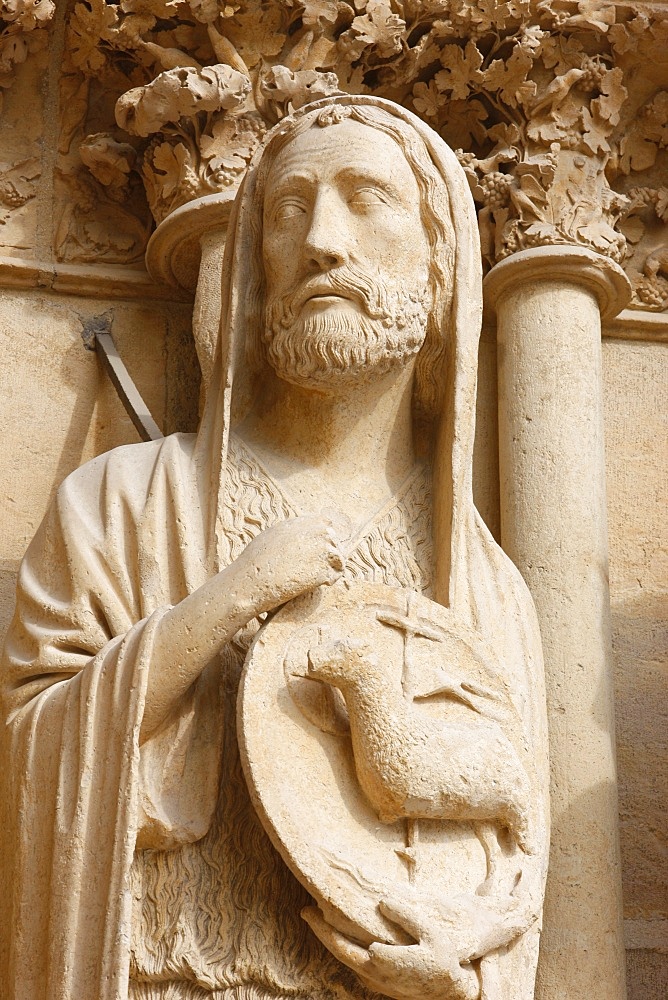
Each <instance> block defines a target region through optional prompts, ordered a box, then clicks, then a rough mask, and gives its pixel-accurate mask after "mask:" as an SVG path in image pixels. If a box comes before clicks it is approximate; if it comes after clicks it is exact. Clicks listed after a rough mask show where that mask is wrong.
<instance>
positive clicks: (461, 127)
mask: <svg viewBox="0 0 668 1000" xmlns="http://www.w3.org/2000/svg"><path fill="white" fill-rule="evenodd" d="M442 117H443V121H444V125H443V128H442V130H441V131H442V134H443V138H444V139H445V140H446V142H448V143H449V144H450V145H451V146H452V147H453V148H454V149H470V148H471V147H472V146H473V145H474V144H478V143H481V142H482V141H483V140H484V138H485V135H486V128H485V122H486V120H487V110H486V109H485V106H484V105H483V104H482V103H481V102H480V101H478V100H476V99H475V98H469V99H468V101H449V102H448V103H447V104H445V105H444V107H443V110H442Z"/></svg>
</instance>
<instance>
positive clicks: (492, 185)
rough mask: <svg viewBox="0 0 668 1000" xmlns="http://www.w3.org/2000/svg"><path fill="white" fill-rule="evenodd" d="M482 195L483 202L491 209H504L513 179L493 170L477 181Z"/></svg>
mask: <svg viewBox="0 0 668 1000" xmlns="http://www.w3.org/2000/svg"><path fill="white" fill-rule="evenodd" d="M478 183H479V185H480V187H481V188H482V190H483V193H484V201H485V204H486V205H489V207H490V208H491V209H495V208H496V209H498V208H505V206H506V205H507V204H508V202H509V200H510V189H511V187H512V186H513V178H512V177H511V175H510V174H504V173H502V172H501V171H500V170H493V171H491V172H490V173H488V174H483V176H482V177H481V178H480V179H479V181H478Z"/></svg>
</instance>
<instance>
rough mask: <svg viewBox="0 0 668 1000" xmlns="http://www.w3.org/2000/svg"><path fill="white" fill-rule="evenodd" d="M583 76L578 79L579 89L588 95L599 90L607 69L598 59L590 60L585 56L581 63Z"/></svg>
mask: <svg viewBox="0 0 668 1000" xmlns="http://www.w3.org/2000/svg"><path fill="white" fill-rule="evenodd" d="M582 69H583V70H584V76H582V77H581V78H580V87H581V88H582V89H583V90H585V91H587V92H588V93H589V92H590V91H592V90H600V89H601V84H602V83H603V78H604V76H605V73H606V70H607V67H606V66H605V64H604V63H602V62H601V61H600V60H599V59H592V58H591V57H590V56H585V58H584V60H583V62H582Z"/></svg>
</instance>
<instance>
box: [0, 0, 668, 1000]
mask: <svg viewBox="0 0 668 1000" xmlns="http://www.w3.org/2000/svg"><path fill="white" fill-rule="evenodd" d="M65 6H66V5H64V6H63V8H61V9H60V10H59V11H58V13H57V15H56V27H55V32H54V33H52V34H51V35H50V36H49V37H50V41H49V45H48V46H47V45H46V44H44V45H42V46H41V47H40V45H39V44H34V45H33V46H32V48H33V50H34V51H32V52H31V58H30V59H27V60H26V61H25V62H19V63H17V65H16V67H15V73H14V76H15V78H14V80H13V86H12V87H11V88H10V89H7V91H6V94H5V103H4V110H3V113H2V117H1V118H0V149H1V150H2V152H1V153H0V157H1V162H0V202H1V204H0V213H2V214H1V217H0V357H1V358H2V363H1V364H0V410H1V413H0V426H1V427H2V431H3V443H4V447H3V448H2V451H1V453H0V484H1V486H0V490H1V493H0V632H2V631H4V628H5V627H6V624H7V622H8V620H9V617H10V615H11V611H12V603H13V586H14V580H15V575H16V570H17V567H18V563H19V561H20V558H21V556H22V553H23V552H24V550H25V548H26V546H27V544H28V542H29V541H30V538H31V537H32V535H33V533H34V531H35V530H36V528H37V526H38V524H39V522H40V520H41V518H42V516H43V514H44V511H45V509H46V507H47V505H48V503H49V500H50V498H51V497H52V495H53V492H54V490H55V488H56V486H57V485H58V483H59V482H60V481H61V480H62V479H63V478H64V477H65V476H66V475H67V474H68V473H69V472H70V471H71V470H72V469H74V468H76V467H77V466H78V465H80V464H81V463H82V462H85V461H87V460H88V459H90V458H92V457H94V456H95V455H97V454H100V453H102V452H104V451H106V450H107V449H109V448H112V447H116V446H117V445H121V444H124V443H129V442H134V441H136V440H137V435H136V432H135V430H134V428H133V426H132V424H131V422H130V420H129V418H128V417H127V415H126V414H125V411H124V410H123V408H122V406H121V404H120V402H119V400H118V397H117V395H116V393H115V392H114V390H113V388H112V387H111V385H110V383H109V381H108V379H107V376H106V375H105V374H104V373H103V372H102V370H101V368H100V364H99V359H98V358H97V356H96V355H95V353H94V352H92V351H91V350H89V349H87V347H86V346H85V344H84V339H83V338H82V334H83V333H84V330H85V327H86V323H87V321H89V320H90V319H91V318H92V317H95V316H99V315H101V314H106V315H108V316H109V317H110V318H111V320H112V333H113V336H114V339H115V341H116V344H117V346H118V348H119V351H120V353H121V355H122V357H123V358H124V360H125V362H126V364H127V366H128V369H129V371H130V373H131V375H132V376H133V378H134V379H135V381H136V383H137V385H138V387H139V389H140V391H141V392H142V394H143V396H144V398H145V400H146V401H147V403H148V404H149V407H150V409H151V411H152V413H153V415H154V416H155V418H156V420H157V422H158V423H159V425H160V426H161V428H162V429H163V430H164V431H165V432H166V433H169V432H172V431H174V430H192V429H194V427H195V426H196V421H197V411H198V402H199V375H198V367H197V360H196V357H195V350H194V345H193V338H192V329H191V317H192V303H191V302H190V301H189V300H188V299H187V297H186V296H182V295H181V294H180V293H178V294H177V293H176V292H174V291H173V290H170V289H167V288H165V287H163V286H159V285H156V284H155V283H154V282H153V281H152V280H151V279H150V277H149V276H148V274H147V272H146V271H145V270H144V267H143V264H142V253H143V244H144V243H145V237H146V235H147V233H148V226H149V222H148V219H147V218H143V219H142V218H141V217H140V221H139V222H136V221H135V222H133V221H132V219H131V218H130V216H129V214H128V210H127V204H125V203H124V202H123V201H122V200H119V201H116V202H114V201H113V199H111V200H109V199H107V201H106V202H105V204H104V205H103V206H102V207H101V202H99V201H98V202H96V200H95V191H96V190H97V188H96V187H95V185H92V186H91V184H92V182H90V179H86V176H85V174H84V173H82V171H81V168H80V165H79V166H77V168H76V169H74V168H73V167H72V163H71V161H70V160H68V155H69V154H68V153H67V149H68V147H67V143H64V142H63V130H64V129H65V130H66V128H65V126H66V124H67V120H68V115H69V116H70V117H72V119H73V120H74V118H76V115H75V112H76V108H77V101H80V100H81V95H80V94H77V93H76V92H72V93H70V94H65V95H64V94H63V90H62V80H61V78H60V72H59V70H60V61H61V60H62V58H63V52H64V46H65V20H64V19H65ZM647 6H652V5H647ZM37 27H39V26H37ZM35 34H37V32H35ZM103 103H104V98H103V96H100V95H98V106H97V107H94V108H93V109H92V111H91V110H90V109H89V117H90V118H91V119H92V120H93V124H94V119H95V115H96V114H97V116H98V118H99V119H101V118H102V117H103V112H102V109H101V105H102V104H103ZM77 127H78V126H77ZM89 130H94V129H93V127H92V126H91V125H90V123H89ZM91 192H92V193H91ZM135 194H136V192H135ZM135 194H133V195H132V196H133V197H135ZM87 204H88V205H89V208H90V212H89V219H90V220H91V221H90V224H89V223H88V222H87V214H86V205H87ZM116 223H117V225H116ZM142 227H144V228H142ZM142 241H143V242H142ZM667 341H668V314H666V313H665V312H664V313H661V312H658V311H655V312H652V313H648V312H641V311H640V310H639V309H629V310H626V311H625V312H624V313H623V314H622V315H621V317H620V318H618V319H616V320H614V321H611V322H609V323H608V324H607V325H606V326H605V327H604V343H603V376H604V404H605V433H606V463H607V489H608V517H609V531H610V587H611V600H612V612H613V633H614V651H615V662H616V674H615V683H616V714H617V753H618V766H619V794H620V824H621V842H622V860H623V885H624V916H625V935H626V945H627V957H628V965H627V968H628V992H629V1000H640V998H642V1000H663V998H664V997H665V996H666V995H668V842H667V837H666V822H665V815H666V808H667V798H668V735H667V734H668V676H667V674H668V660H667V658H666V631H667V622H668V598H667V594H666V591H667V580H668V574H667V565H666V562H667V559H666V548H667V546H668V538H667V532H666V516H665V507H666V482H667V481H668V468H666V464H667V459H668V449H666V414H667V413H668V405H667V403H668V400H666V386H667V383H668V380H667V378H666V369H667V364H666V357H667V352H668V347H667V345H666V342H667ZM495 372H496V349H495V332H494V327H493V324H492V323H491V321H490V322H488V323H487V325H486V326H485V329H484V332H483V338H482V345H481V353H480V389H479V400H478V435H477V448H476V456H475V470H474V471H475V490H476V498H477V502H478V505H479V507H480V509H481V512H482V513H483V516H484V517H485V519H486V521H487V523H488V524H489V526H490V528H491V529H492V531H493V533H494V534H495V535H496V536H497V537H499V484H498V453H497V443H496V435H497V424H496V374H495Z"/></svg>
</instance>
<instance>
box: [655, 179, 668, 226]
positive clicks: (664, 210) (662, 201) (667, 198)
mask: <svg viewBox="0 0 668 1000" xmlns="http://www.w3.org/2000/svg"><path fill="white" fill-rule="evenodd" d="M654 211H655V212H656V214H657V216H658V217H659V218H660V219H661V221H662V222H668V187H662V188H659V190H658V191H657V193H656V201H655V203H654Z"/></svg>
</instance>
